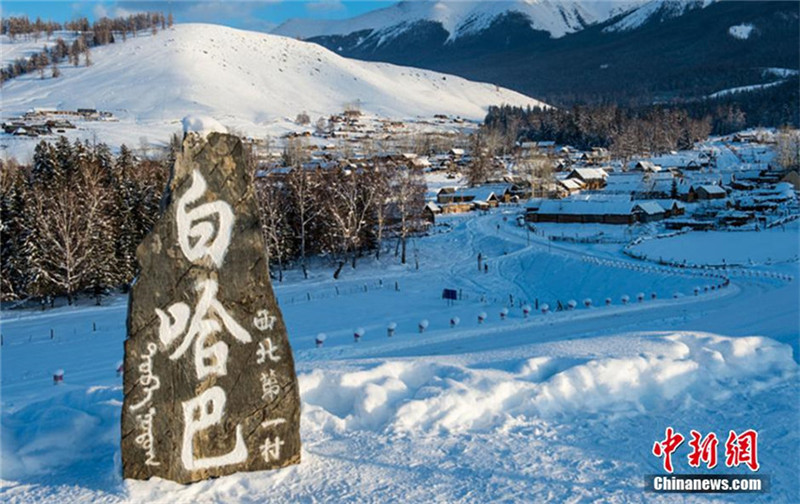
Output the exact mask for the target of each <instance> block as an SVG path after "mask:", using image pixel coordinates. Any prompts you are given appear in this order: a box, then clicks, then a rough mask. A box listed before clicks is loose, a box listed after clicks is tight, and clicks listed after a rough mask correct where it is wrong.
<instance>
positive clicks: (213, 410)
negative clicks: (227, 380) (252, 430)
mask: <svg viewBox="0 0 800 504" xmlns="http://www.w3.org/2000/svg"><path fill="white" fill-rule="evenodd" d="M225 401H226V398H225V391H224V390H222V388H220V387H211V388H210V389H208V390H206V391H205V392H203V393H201V394H200V395H198V396H197V397H195V398H194V399H190V400H188V401H185V402H184V403H183V423H184V427H183V446H182V448H181V461H182V462H183V467H184V468H185V469H186V470H187V471H194V470H197V469H208V468H211V467H222V466H227V465H233V464H240V463H242V462H244V461H245V460H247V445H246V444H245V442H244V438H243V437H242V426H241V424H239V425H237V426H236V444H235V445H234V447H233V450H231V451H230V452H228V453H226V454H225V455H219V456H216V457H206V458H195V456H194V448H193V443H194V436H195V434H196V433H198V432H200V431H202V430H205V429H207V428H209V427H211V426H212V425H216V424H218V423H220V422H221V421H222V417H223V415H224V413H225V411H224V410H225Z"/></svg>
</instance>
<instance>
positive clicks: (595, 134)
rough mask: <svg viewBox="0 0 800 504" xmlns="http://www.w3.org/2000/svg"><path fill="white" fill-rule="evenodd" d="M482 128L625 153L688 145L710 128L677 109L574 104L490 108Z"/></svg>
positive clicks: (508, 135)
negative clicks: (562, 106)
mask: <svg viewBox="0 0 800 504" xmlns="http://www.w3.org/2000/svg"><path fill="white" fill-rule="evenodd" d="M484 124H485V126H486V128H487V129H488V130H489V131H492V132H498V133H500V134H501V135H503V136H504V137H506V138H509V139H512V138H513V139H516V140H536V141H538V140H553V141H555V142H556V143H558V144H560V145H571V146H573V147H576V148H578V149H582V150H588V149H590V148H592V147H605V148H608V149H610V150H612V151H613V152H614V153H615V154H616V155H617V156H619V157H622V158H625V157H630V156H632V155H634V154H640V153H659V152H667V151H670V150H675V149H689V148H691V147H692V145H694V143H695V142H697V141H699V140H703V139H705V138H706V137H708V135H709V134H710V133H711V121H710V119H709V118H707V117H704V118H701V119H695V118H693V117H691V116H690V115H689V114H688V112H686V111H685V110H682V109H676V108H667V107H647V108H645V109H633V108H625V107H621V106H618V105H615V104H609V105H575V106H573V107H571V108H563V109H556V108H547V109H544V108H528V109H523V108H520V107H510V106H502V107H491V108H490V109H489V112H488V114H487V116H486V119H485V122H484Z"/></svg>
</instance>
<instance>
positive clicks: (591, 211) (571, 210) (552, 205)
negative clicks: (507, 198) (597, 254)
mask: <svg viewBox="0 0 800 504" xmlns="http://www.w3.org/2000/svg"><path fill="white" fill-rule="evenodd" d="M636 205H637V203H636V202H632V201H622V200H610V201H603V200H573V199H562V200H544V201H542V204H541V205H540V207H539V213H540V214H548V215H558V214H561V215H630V214H631V213H632V212H633V209H634V207H635V206H636ZM661 211H662V212H663V209H662V210H661Z"/></svg>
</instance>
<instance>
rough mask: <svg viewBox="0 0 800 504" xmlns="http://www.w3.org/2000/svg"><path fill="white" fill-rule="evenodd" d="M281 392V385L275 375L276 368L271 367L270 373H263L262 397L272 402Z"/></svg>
mask: <svg viewBox="0 0 800 504" xmlns="http://www.w3.org/2000/svg"><path fill="white" fill-rule="evenodd" d="M280 393H281V386H280V385H279V384H278V378H277V377H276V376H275V370H274V369H270V370H269V373H261V398H262V399H264V400H265V401H270V402H272V401H273V400H274V399H275V398H276V397H278V395H279V394H280Z"/></svg>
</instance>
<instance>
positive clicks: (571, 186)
mask: <svg viewBox="0 0 800 504" xmlns="http://www.w3.org/2000/svg"><path fill="white" fill-rule="evenodd" d="M558 183H559V184H561V186H562V187H564V188H565V189H567V190H569V191H578V190H580V189H583V187H584V186H585V185H586V184H584V183H583V182H582V181H581V180H580V179H574V178H572V179H566V180H559V181H558Z"/></svg>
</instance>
